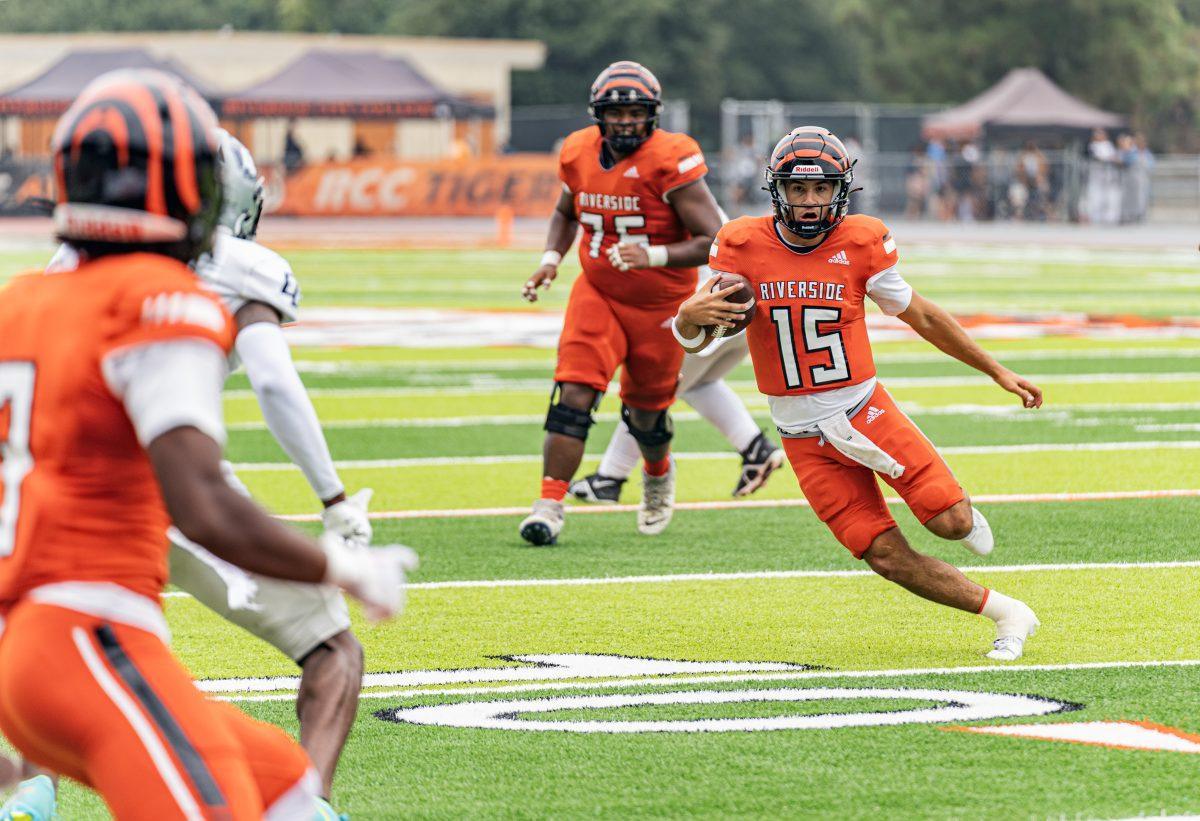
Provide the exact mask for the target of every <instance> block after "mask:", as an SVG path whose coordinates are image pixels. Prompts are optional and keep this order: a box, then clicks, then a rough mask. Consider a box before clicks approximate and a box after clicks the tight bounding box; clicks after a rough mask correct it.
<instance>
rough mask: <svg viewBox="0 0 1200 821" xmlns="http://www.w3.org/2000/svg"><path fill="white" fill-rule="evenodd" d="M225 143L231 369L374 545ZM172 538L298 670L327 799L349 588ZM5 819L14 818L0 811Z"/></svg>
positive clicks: (352, 709) (243, 176)
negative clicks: (236, 561) (254, 570)
mask: <svg viewBox="0 0 1200 821" xmlns="http://www.w3.org/2000/svg"><path fill="white" fill-rule="evenodd" d="M217 145H218V151H217V167H218V169H219V171H220V180H221V192H222V205H221V215H220V217H219V218H218V225H217V230H216V233H215V234H214V235H213V248H212V250H211V251H210V252H209V253H206V254H204V255H202V256H201V257H200V258H199V259H198V260H197V261H196V262H195V264H194V265H193V267H194V269H195V271H196V273H197V274H198V275H199V277H200V280H201V281H202V282H203V283H204V285H205V286H206V287H207V288H208V289H209V290H210V291H213V292H214V293H216V294H217V296H218V297H220V299H221V302H222V303H223V304H224V305H225V307H226V308H228V310H229V312H230V314H232V315H233V319H234V326H235V333H236V336H235V338H234V349H233V352H232V353H231V354H230V357H229V367H230V370H234V369H236V368H237V367H239V366H242V367H244V368H245V371H246V375H247V377H248V378H249V380H250V387H251V389H252V390H253V391H254V396H255V399H257V400H258V404H259V407H260V408H261V409H262V413H263V418H264V419H265V420H266V422H267V428H268V429H269V430H270V431H271V435H272V436H273V437H274V438H275V441H277V442H278V443H279V445H280V447H282V448H283V450H284V452H285V453H287V454H288V456H289V457H290V458H291V460H292V461H293V462H294V463H296V464H297V465H298V466H299V467H300V469H301V471H302V472H303V473H304V476H305V478H306V479H307V480H308V483H309V485H310V486H311V487H312V489H313V492H314V493H315V494H316V496H317V499H318V500H319V501H320V502H321V504H322V506H323V507H324V512H323V513H322V520H323V522H324V524H325V528H326V529H327V530H330V531H332V532H334V533H336V534H337V535H338V536H341V537H343V538H346V539H349V540H352V541H353V542H355V543H356V544H357V545H360V546H363V547H365V546H366V545H367V544H369V543H370V540H371V523H370V520H369V519H368V518H367V512H366V501H367V500H368V499H369V498H370V494H371V491H370V490H369V489H365V490H363V491H360V492H359V493H356V494H355V495H354V496H353V497H351V498H347V497H346V492H345V486H344V485H343V484H342V482H341V479H340V478H339V477H338V472H337V469H336V467H335V466H334V464H333V458H332V457H331V456H330V453H329V446H328V444H327V443H326V441H325V436H324V434H323V433H322V431H321V424H320V422H319V421H318V419H317V414H316V411H315V410H314V408H313V405H312V400H310V399H309V397H308V393H307V392H306V391H305V389H304V383H303V382H302V381H301V379H300V374H299V373H298V372H297V371H296V366H295V365H294V364H293V362H292V357H291V350H290V349H289V347H288V344H287V340H286V339H285V338H284V335H283V328H282V327H281V323H282V322H294V321H295V320H296V317H297V311H298V308H299V302H300V286H299V284H298V283H297V281H296V277H295V275H294V274H293V273H292V269H291V266H290V265H288V263H287V260H285V259H284V258H283V257H281V256H280V255H279V254H277V253H275V252H274V251H272V250H270V249H269V248H267V247H265V246H263V245H260V244H258V243H257V242H255V237H256V235H257V233H258V225H259V221H260V219H261V217H262V210H263V181H262V179H261V178H260V177H259V176H258V168H257V166H256V165H255V163H254V158H253V157H252V156H251V155H250V152H249V151H248V150H247V149H246V147H245V146H244V145H242V144H241V142H239V141H238V140H237V139H236V138H234V137H233V136H232V135H231V134H229V133H228V132H227V131H224V130H219V131H218V144H217ZM78 264H79V258H78V254H77V253H76V252H75V250H74V249H73V247H72V246H71V245H70V244H67V243H64V244H63V245H62V246H61V247H60V248H59V249H58V252H57V253H56V254H55V255H54V258H53V259H52V260H51V261H50V264H49V265H48V266H47V270H48V271H50V272H61V271H67V270H72V269H74V268H76V267H77V266H78ZM221 469H222V471H223V472H224V473H225V477H226V480H227V481H228V482H229V484H230V486H232V487H233V488H234V489H235V490H237V491H239V492H240V493H242V494H243V495H245V496H249V495H250V493H249V491H248V490H247V489H246V487H245V485H243V484H242V482H241V481H240V480H239V479H238V478H237V476H236V475H235V474H234V472H233V466H232V465H231V464H229V463H228V462H222V463H221ZM168 536H169V538H170V540H171V551H170V556H169V559H170V580H171V583H172V584H174V585H176V586H177V587H180V588H182V589H183V590H185V591H187V592H188V593H191V594H192V596H194V597H195V598H196V600H197V601H199V602H200V603H201V604H203V605H204V606H205V607H208V608H209V609H211V610H213V611H214V612H216V613H217V614H218V615H220V616H221V617H222V618H225V619H227V620H229V621H231V622H233V623H234V624H237V625H238V626H240V627H242V628H244V629H246V630H248V631H249V632H251V633H253V634H254V635H256V636H258V637H259V638H261V639H262V640H263V641H266V642H267V643H268V644H271V645H273V646H274V647H275V648H277V649H278V650H279V651H280V652H282V653H283V654H284V655H286V656H288V658H290V659H292V660H293V661H294V662H296V664H297V665H299V667H300V671H301V673H300V689H299V693H298V695H297V697H296V714H297V716H298V717H299V719H300V744H301V746H303V747H304V749H305V751H306V752H307V753H308V754H309V757H310V758H312V761H313V765H314V766H315V767H316V769H317V773H318V775H320V777H321V786H322V796H323V800H326V801H328V799H329V797H330V793H331V791H332V788H333V775H334V771H335V769H336V768H337V762H338V758H339V756H340V754H341V751H342V748H343V747H344V746H345V743H346V737H347V735H348V734H349V732H350V727H351V725H352V724H353V723H354V717H355V714H356V713H357V711H358V695H359V691H360V690H361V688H362V673H363V653H362V646H361V645H360V644H359V642H358V639H356V638H355V637H354V634H353V633H352V632H351V630H350V612H349V610H348V609H347V608H346V602H345V599H344V598H343V597H342V594H341V591H339V590H337V589H336V588H334V587H329V586H327V585H313V584H301V583H297V582H291V581H284V580H280V579H272V578H267V577H263V576H255V575H253V574H250V573H247V572H246V571H244V570H242V569H241V568H239V567H235V566H234V565H231V564H229V563H228V562H226V561H224V560H222V559H219V558H217V557H216V556H214V555H213V554H212V553H210V552H209V551H207V550H205V549H204V548H203V547H200V546H199V545H197V544H196V543H195V542H192V541H191V540H189V539H187V538H186V537H185V536H184V535H183V534H182V533H180V532H179V530H178V529H176V528H171V529H170V530H169V531H168ZM5 806H7V804H6V805H5ZM0 821H7V819H6V818H5V816H4V812H3V811H2V810H0Z"/></svg>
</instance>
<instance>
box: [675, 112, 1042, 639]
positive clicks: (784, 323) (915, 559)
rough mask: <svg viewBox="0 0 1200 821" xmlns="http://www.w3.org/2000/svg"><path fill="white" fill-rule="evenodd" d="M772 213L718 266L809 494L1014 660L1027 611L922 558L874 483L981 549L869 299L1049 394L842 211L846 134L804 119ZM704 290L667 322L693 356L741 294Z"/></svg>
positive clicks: (840, 533) (775, 182)
mask: <svg viewBox="0 0 1200 821" xmlns="http://www.w3.org/2000/svg"><path fill="white" fill-rule="evenodd" d="M766 177H767V190H768V191H769V192H770V194H771V201H772V203H773V205H774V214H773V215H770V216H765V217H742V218H741V219H737V220H734V221H732V222H730V223H728V224H726V225H725V226H724V227H723V228H722V229H721V231H720V233H719V234H718V235H717V239H716V242H715V243H714V245H713V252H712V257H711V260H710V263H709V264H710V266H711V267H712V269H713V270H714V272H725V273H735V274H740V275H742V276H744V277H746V278H747V279H748V280H749V281H750V283H751V286H752V288H753V290H754V294H755V299H756V304H757V309H756V313H755V315H754V320H753V321H752V322H751V323H750V325H749V327H748V328H747V331H746V332H747V333H748V334H749V343H750V356H751V359H752V360H753V363H754V372H755V377H756V379H757V381H758V387H759V390H760V391H762V392H763V393H764V394H766V395H767V399H768V401H769V403H770V407H771V416H772V418H773V419H774V421H775V423H776V425H777V426H778V428H779V431H780V433H781V434H782V435H783V437H784V439H783V442H784V449H785V450H786V451H787V455H788V459H789V460H790V462H791V464H792V469H793V470H794V471H795V474H796V477H797V479H799V481H800V487H801V489H802V490H803V491H804V495H805V497H806V498H807V499H808V501H809V502H810V503H811V504H812V507H813V510H814V511H815V512H816V514H817V515H818V516H819V517H820V518H821V520H822V521H823V522H825V523H826V524H827V525H828V526H829V528H830V530H832V531H833V534H834V535H835V536H836V537H837V538H838V540H839V541H840V542H841V543H842V544H843V545H845V546H846V547H847V548H848V549H849V550H850V552H851V553H852V554H853V555H854V556H855V557H857V558H860V559H864V560H865V561H866V562H867V564H868V565H869V566H870V567H871V569H872V570H874V571H875V572H876V573H878V574H879V575H881V576H883V577H884V578H886V579H888V580H890V581H893V582H895V583H896V584H899V585H901V586H902V587H904V588H906V589H907V590H910V591H911V592H913V593H916V594H917V595H919V596H922V597H924V598H926V599H929V600H931V601H934V602H937V603H939V604H944V605H947V606H949V607H956V608H958V609H960V610H966V611H968V612H973V613H982V614H983V615H985V616H987V617H988V618H991V619H992V620H993V621H995V622H996V632H997V637H996V640H995V643H994V646H993V648H992V650H991V651H990V652H989V653H988V657H989V658H992V659H996V660H1000V661H1014V660H1016V659H1018V658H1020V657H1021V655H1022V653H1023V652H1024V645H1025V640H1026V639H1027V638H1028V637H1029V636H1031V635H1033V633H1034V631H1035V630H1036V629H1037V627H1038V620H1037V617H1036V616H1035V615H1034V613H1033V611H1032V610H1031V609H1030V608H1029V607H1028V606H1027V605H1026V604H1024V603H1023V602H1020V601H1017V600H1016V599H1012V598H1009V597H1008V596H1005V595H1003V594H1002V593H998V592H996V591H994V590H988V589H986V588H984V587H981V586H980V585H978V584H976V583H974V582H972V581H970V580H969V579H968V578H967V577H966V576H964V575H963V574H962V573H961V572H959V571H958V570H957V569H956V568H955V567H953V566H952V565H949V564H947V563H946V562H943V561H941V560H939V559H935V558H933V557H931V556H925V555H923V554H920V553H917V552H916V551H914V550H913V549H912V548H911V547H910V546H909V544H908V542H907V540H906V539H905V538H904V535H903V534H902V533H901V532H900V529H899V528H898V527H897V526H896V522H895V520H894V519H893V518H892V516H891V513H889V512H888V508H887V505H886V504H885V503H884V499H883V495H882V493H881V492H880V489H879V485H878V482H877V481H876V478H875V477H876V474H879V476H881V477H882V478H883V480H884V481H885V482H887V483H888V484H889V485H890V486H891V487H892V488H893V489H894V490H896V491H897V492H898V493H899V494H900V496H901V497H902V498H903V499H904V501H905V503H907V504H908V506H909V508H911V509H912V511H913V513H914V514H915V515H916V516H917V518H918V519H919V520H920V521H921V522H922V523H923V524H924V525H925V527H927V528H928V529H929V530H930V531H931V532H933V533H935V534H936V535H938V536H940V537H942V538H944V539H956V540H961V541H962V543H963V545H964V546H966V547H967V549H968V550H970V551H972V552H974V553H976V554H978V555H986V554H987V553H990V552H991V550H992V547H993V539H992V532H991V528H990V527H989V526H988V523H987V520H986V519H985V518H984V516H983V514H982V513H980V512H979V510H978V509H976V508H974V507H973V506H972V505H971V502H970V500H969V499H968V498H967V495H966V493H965V492H964V491H963V489H962V488H961V487H960V486H959V484H958V482H957V481H956V480H955V478H954V475H953V474H952V473H951V472H950V468H949V467H948V466H947V465H946V463H945V462H944V461H943V460H942V458H941V456H940V455H939V454H938V452H937V450H936V449H935V448H934V447H933V445H932V444H930V442H929V440H928V439H926V438H925V437H924V435H922V433H921V431H920V430H918V429H917V426H916V425H915V424H913V422H912V420H911V419H909V418H908V417H907V416H905V415H904V412H903V411H901V410H900V408H899V407H898V406H897V405H896V403H895V402H894V401H892V398H891V397H890V396H889V395H888V392H887V391H886V390H885V389H884V387H883V385H881V384H879V382H877V381H876V379H875V363H874V360H873V358H872V355H871V347H870V341H869V340H868V338H867V326H866V320H865V318H864V307H865V306H864V299H865V298H867V297H869V298H871V300H872V301H874V302H875V303H876V304H877V305H878V306H879V307H880V309H881V310H883V312H884V313H886V314H888V315H891V316H896V317H898V318H899V319H901V320H902V321H904V322H905V323H907V324H908V325H909V326H910V327H911V328H912V329H913V330H914V331H916V332H917V333H918V334H920V335H921V336H922V337H924V338H925V339H926V340H928V341H929V342H930V343H932V344H933V345H934V346H935V347H937V348H938V349H939V350H941V351H943V352H945V353H947V354H949V355H950V356H952V357H954V358H955V359H958V360H959V361H961V362H964V363H965V364H967V365H970V366H971V367H973V368H975V369H976V370H979V371H981V372H982V373H985V374H987V375H988V376H990V377H991V378H992V379H993V380H995V382H996V384H997V385H999V386H1000V387H1001V388H1003V389H1004V390H1006V391H1009V392H1010V393H1013V394H1016V396H1017V397H1019V398H1020V400H1021V402H1022V404H1023V405H1024V406H1025V407H1026V408H1037V407H1041V404H1042V392H1041V390H1040V389H1038V387H1037V386H1036V385H1034V384H1033V383H1032V382H1030V381H1029V380H1027V379H1024V378H1023V377H1021V376H1018V375H1017V374H1015V373H1013V372H1012V371H1010V370H1009V369H1008V368H1005V367H1004V366H1003V365H1001V364H1000V363H999V362H997V361H996V360H995V359H993V358H992V357H991V356H990V355H989V354H988V353H987V352H986V351H984V350H983V349H982V348H981V347H980V346H979V345H978V344H976V343H975V342H974V341H973V340H972V339H971V338H970V337H969V336H968V335H967V333H966V332H965V331H964V330H963V329H962V327H961V326H960V325H959V324H958V322H956V321H955V320H954V318H953V317H952V316H950V314H948V313H947V312H946V311H945V310H943V309H942V308H940V307H938V306H937V305H935V304H934V303H932V302H930V301H929V300H928V299H925V298H924V297H922V296H921V295H920V294H917V293H915V292H914V291H913V289H912V288H911V287H910V286H909V285H908V284H907V283H906V282H905V281H904V279H903V278H902V277H901V276H900V273H899V270H898V268H897V255H896V242H895V240H894V239H893V238H892V235H891V233H890V232H889V231H888V229H887V227H886V226H885V225H884V224H883V223H882V222H880V221H879V220H877V219H875V218H873V217H868V216H863V215H854V216H847V215H846V211H847V205H848V200H849V196H850V193H851V190H852V189H851V186H852V185H853V180H854V174H853V164H852V163H851V162H850V160H849V157H848V155H847V153H846V149H845V146H843V145H842V142H841V140H839V139H838V138H837V137H836V136H834V135H833V134H831V133H830V132H829V131H827V130H826V129H824V128H820V127H817V126H802V127H800V128H797V129H795V130H793V131H792V132H790V133H789V134H787V135H786V136H785V137H784V138H783V139H782V140H780V141H779V143H778V144H777V145H776V146H775V150H774V151H773V152H772V154H771V159H770V164H769V165H768V167H767V170H766ZM717 282H718V279H717V278H716V277H714V279H713V280H711V283H710V288H702V289H701V290H700V291H699V292H698V293H697V294H696V295H695V296H693V297H692V298H690V299H688V300H687V301H686V302H684V303H683V305H681V306H680V310H679V314H678V316H677V317H676V319H675V322H674V323H673V324H672V327H673V330H674V332H675V335H676V338H677V339H678V340H679V342H680V344H681V345H682V346H683V347H684V348H685V349H687V350H689V351H697V350H702V349H703V348H704V347H706V346H707V345H708V344H709V342H710V341H711V338H712V335H711V334H709V333H708V332H707V331H706V330H705V328H706V326H712V325H718V326H724V327H731V326H732V322H731V321H730V320H732V319H734V318H735V317H736V316H737V312H738V311H739V310H744V308H743V307H742V306H740V305H737V304H735V303H732V302H727V301H725V299H724V298H723V297H724V295H726V294H729V293H732V292H733V291H734V290H736V288H737V287H738V286H733V287H731V288H725V289H723V290H718V291H716V292H715V293H714V292H712V291H711V286H715V285H716V283H717Z"/></svg>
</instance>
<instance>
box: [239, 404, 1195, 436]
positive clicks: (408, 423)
mask: <svg viewBox="0 0 1200 821" xmlns="http://www.w3.org/2000/svg"><path fill="white" fill-rule="evenodd" d="M900 407H901V409H902V410H904V412H905V413H908V414H910V415H921V416H960V415H961V416H972V415H975V416H978V415H986V416H1017V417H1019V416H1021V415H1022V414H1024V415H1026V418H1028V419H1030V420H1032V421H1037V416H1036V415H1029V411H1028V410H1027V409H1025V408H1022V407H1019V406H1017V405H977V404H957V405H921V404H919V403H916V402H901V403H900ZM1187 410H1200V402H1136V403H1134V402H1131V403H1129V404H1114V403H1111V402H1081V403H1079V404H1070V403H1060V402H1055V403H1054V409H1053V410H1052V411H1045V410H1044V411H1041V412H1040V414H1041V415H1047V414H1050V413H1054V414H1059V415H1069V414H1072V413H1096V412H1111V413H1122V412H1131V413H1133V412H1143V411H1187ZM595 417H596V421H597V422H615V421H617V420H618V419H620V418H621V415H620V414H619V413H615V412H614V413H597V414H595ZM671 418H673V419H674V420H675V421H676V422H695V421H697V420H700V419H702V418H703V417H702V416H700V414H698V413H696V412H695V411H681V410H672V411H671ZM545 419H546V414H545V413H520V414H511V415H504V414H488V415H486V416H444V417H437V416H431V417H417V418H411V417H410V418H404V419H399V418H382V419H327V420H322V422H321V426H322V427H324V428H328V429H331V430H334V429H360V428H465V427H474V426H480V427H491V426H496V425H534V424H537V425H540V424H541V423H542V422H543V421H545ZM225 427H226V429H227V430H231V431H235V430H236V431H246V430H266V429H267V426H266V423H264V422H233V423H231V424H228V425H226V426H225ZM1140 429H1141V428H1139V430H1140ZM1164 430H1173V428H1164Z"/></svg>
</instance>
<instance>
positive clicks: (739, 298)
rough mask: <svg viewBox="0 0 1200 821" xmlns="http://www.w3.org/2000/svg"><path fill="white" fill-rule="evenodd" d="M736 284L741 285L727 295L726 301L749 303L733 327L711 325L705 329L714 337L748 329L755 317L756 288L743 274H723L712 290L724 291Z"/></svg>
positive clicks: (735, 333) (730, 334) (732, 334)
mask: <svg viewBox="0 0 1200 821" xmlns="http://www.w3.org/2000/svg"><path fill="white" fill-rule="evenodd" d="M734 285H740V286H741V288H739V289H738V290H736V291H733V292H731V293H728V294H726V295H725V301H726V302H737V303H738V304H741V305H749V307H747V308H746V310H745V311H744V312H743V313H742V316H741V319H736V320H734V322H733V327H732V328H725V327H723V326H721V325H709V326H708V327H707V328H705V329H704V330H705V331H706V332H707V333H708V335H709V336H711V337H712V338H713V339H720V338H721V337H723V336H735V335H737V334H740V333H741V332H742V331H744V330H746V326H747V325H749V324H750V321H751V320H752V319H754V312H755V311H756V310H757V309H756V308H755V305H754V288H753V287H751V285H750V280H748V279H746V278H745V277H744V276H742V275H741V274H721V278H720V279H719V280H717V282H716V283H715V284H714V285H713V286H712V289H711V290H712V291H713V292H716V291H723V290H724V289H726V288H731V287H733V286H734Z"/></svg>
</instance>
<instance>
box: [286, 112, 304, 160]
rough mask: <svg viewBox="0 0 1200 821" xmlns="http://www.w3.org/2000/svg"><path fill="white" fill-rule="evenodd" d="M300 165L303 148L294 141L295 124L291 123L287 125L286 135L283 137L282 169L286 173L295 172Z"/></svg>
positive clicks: (298, 142)
mask: <svg viewBox="0 0 1200 821" xmlns="http://www.w3.org/2000/svg"><path fill="white" fill-rule="evenodd" d="M302 165H304V148H303V147H302V146H301V145H300V141H299V140H297V139H296V123H295V121H291V122H289V123H288V126H287V133H286V134H284V137H283V167H284V168H286V169H287V170H288V171H295V170H296V169H298V168H300V167H301V166H302Z"/></svg>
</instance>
